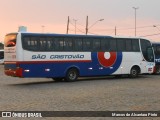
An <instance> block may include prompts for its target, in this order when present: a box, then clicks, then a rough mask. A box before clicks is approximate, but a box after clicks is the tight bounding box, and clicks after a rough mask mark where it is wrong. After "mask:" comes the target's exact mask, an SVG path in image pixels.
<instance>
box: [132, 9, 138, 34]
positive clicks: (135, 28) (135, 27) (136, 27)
mask: <svg viewBox="0 0 160 120" xmlns="http://www.w3.org/2000/svg"><path fill="white" fill-rule="evenodd" d="M133 9H134V10H135V36H136V35H137V33H136V29H137V15H136V13H137V9H139V7H133Z"/></svg>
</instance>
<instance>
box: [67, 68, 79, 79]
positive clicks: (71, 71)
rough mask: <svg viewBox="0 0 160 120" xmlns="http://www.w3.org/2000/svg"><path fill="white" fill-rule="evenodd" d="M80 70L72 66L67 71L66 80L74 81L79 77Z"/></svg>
mask: <svg viewBox="0 0 160 120" xmlns="http://www.w3.org/2000/svg"><path fill="white" fill-rule="evenodd" d="M78 75H79V74H78V70H77V69H76V68H71V69H69V70H68V71H67V74H66V78H65V81H67V82H74V81H76V80H77V78H78Z"/></svg>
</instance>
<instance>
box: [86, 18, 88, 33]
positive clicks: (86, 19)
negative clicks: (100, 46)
mask: <svg viewBox="0 0 160 120" xmlns="http://www.w3.org/2000/svg"><path fill="white" fill-rule="evenodd" d="M87 34H88V16H87V18H86V35H87Z"/></svg>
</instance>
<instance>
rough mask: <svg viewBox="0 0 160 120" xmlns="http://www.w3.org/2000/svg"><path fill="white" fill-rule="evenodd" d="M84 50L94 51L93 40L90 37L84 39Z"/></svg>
mask: <svg viewBox="0 0 160 120" xmlns="http://www.w3.org/2000/svg"><path fill="white" fill-rule="evenodd" d="M83 50H84V51H92V41H91V39H90V38H84V39H83Z"/></svg>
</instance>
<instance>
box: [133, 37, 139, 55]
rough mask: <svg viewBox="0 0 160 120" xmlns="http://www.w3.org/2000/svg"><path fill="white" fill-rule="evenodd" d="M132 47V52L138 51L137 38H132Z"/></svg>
mask: <svg viewBox="0 0 160 120" xmlns="http://www.w3.org/2000/svg"><path fill="white" fill-rule="evenodd" d="M132 49H133V51H134V52H139V51H140V49H139V41H138V39H132Z"/></svg>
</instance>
